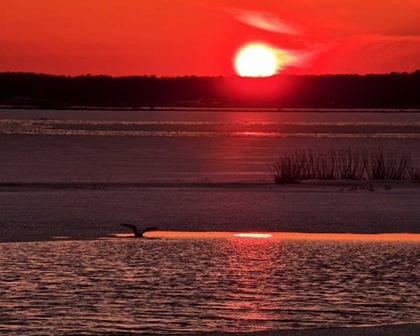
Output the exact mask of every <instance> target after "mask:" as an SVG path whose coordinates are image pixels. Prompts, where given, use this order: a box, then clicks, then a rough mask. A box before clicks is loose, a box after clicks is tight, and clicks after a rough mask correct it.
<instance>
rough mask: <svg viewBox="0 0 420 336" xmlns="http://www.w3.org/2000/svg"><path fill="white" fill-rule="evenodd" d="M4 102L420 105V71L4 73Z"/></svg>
mask: <svg viewBox="0 0 420 336" xmlns="http://www.w3.org/2000/svg"><path fill="white" fill-rule="evenodd" d="M0 104H3V105H10V106H16V107H18V106H35V107H40V108H65V107H69V106H102V107H134V108H136V107H142V106H214V107H225V106H241V107H257V106H258V107H279V108H281V107H314V108H322V107H335V108H420V70H418V71H416V72H414V73H411V74H408V73H391V74H386V75H365V76H358V75H323V76H312V75H307V76H295V75H277V76H273V77H269V78H241V77H194V76H192V77H174V78H165V77H163V78H156V77H153V76H152V77H149V76H143V77H138V76H137V77H134V76H133V77H115V78H113V77H109V76H89V75H87V76H78V77H67V76H51V75H43V74H34V73H9V72H8V73H0Z"/></svg>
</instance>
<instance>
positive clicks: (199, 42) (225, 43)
mask: <svg viewBox="0 0 420 336" xmlns="http://www.w3.org/2000/svg"><path fill="white" fill-rule="evenodd" d="M419 22H420V0H294V1H278V0H1V1H0V32H1V33H0V71H1V72H3V71H30V72H44V73H50V74H66V75H79V74H87V73H90V74H107V75H113V76H118V75H157V76H178V75H180V76H183V75H197V76H203V75H210V76H217V75H232V74H234V73H235V72H234V67H233V62H232V59H233V57H234V55H235V53H236V52H237V51H238V49H239V48H240V47H241V46H243V45H244V44H246V43H248V42H253V41H259V42H264V43H267V44H269V45H271V46H272V47H273V48H275V49H276V50H277V51H278V54H279V57H281V55H288V56H292V57H287V62H286V64H284V65H283V69H282V71H283V72H284V73H310V74H311V73H316V74H319V73H360V74H364V73H384V72H392V71H397V72H402V71H408V72H411V71H414V70H417V69H420V24H419ZM285 59H286V58H285Z"/></svg>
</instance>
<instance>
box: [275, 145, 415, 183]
mask: <svg viewBox="0 0 420 336" xmlns="http://www.w3.org/2000/svg"><path fill="white" fill-rule="evenodd" d="M271 175H272V177H273V179H274V182H275V183H277V184H286V183H299V182H301V181H302V180H309V179H318V180H334V179H346V180H360V179H370V180H378V179H380V180H407V179H411V180H420V167H418V166H415V165H413V163H412V161H411V157H410V155H409V154H408V152H405V151H404V152H398V151H384V150H383V149H382V148H374V149H371V150H367V149H359V148H357V149H351V148H348V149H345V150H334V149H329V150H328V151H321V150H312V149H306V150H297V151H295V152H293V153H286V154H283V155H281V156H280V157H279V159H278V160H277V161H276V162H274V164H273V165H272V166H271Z"/></svg>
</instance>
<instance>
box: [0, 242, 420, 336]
mask: <svg viewBox="0 0 420 336" xmlns="http://www.w3.org/2000/svg"><path fill="white" fill-rule="evenodd" d="M0 265H1V266H0V267H1V270H2V275H1V276H2V282H1V283H0V316H1V319H0V332H2V333H11V332H15V333H26V334H31V335H44V334H66V333H68V334H77V333H85V334H94V333H102V332H107V333H110V332H116V333H117V332H118V333H123V332H133V333H139V334H141V333H152V334H167V333H173V334H176V333H179V334H184V333H187V332H208V331H257V330H263V329H277V328H304V327H305V328H312V327H316V328H318V327H333V326H356V325H361V324H371V325H374V324H389V323H399V322H420V313H419V312H420V309H419V308H420V305H419V302H420V294H419V293H420V284H419V281H418V279H419V277H420V243H419V241H406V242H403V241H370V240H322V239H319V240H306V239H279V238H271V239H252V238H234V237H221V238H163V239H157V240H154V239H150V240H148V239H146V240H141V239H140V240H139V239H124V238H121V239H112V240H94V241H56V242H36V243H4V244H0Z"/></svg>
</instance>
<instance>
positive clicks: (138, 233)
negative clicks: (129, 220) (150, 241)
mask: <svg viewBox="0 0 420 336" xmlns="http://www.w3.org/2000/svg"><path fill="white" fill-rule="evenodd" d="M121 225H122V226H125V227H128V228H130V229H131V230H133V232H134V237H137V238H145V237H143V234H144V233H145V232H149V231H156V230H158V229H159V228H158V227H156V226H151V227H147V228H145V229H144V230H143V231H141V232H140V231H139V230H138V229H137V226H135V225H131V224H125V223H122V224H121Z"/></svg>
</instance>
